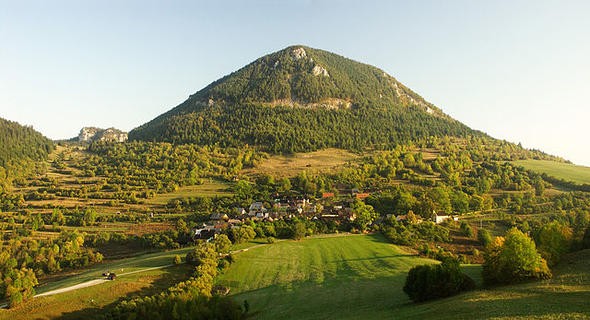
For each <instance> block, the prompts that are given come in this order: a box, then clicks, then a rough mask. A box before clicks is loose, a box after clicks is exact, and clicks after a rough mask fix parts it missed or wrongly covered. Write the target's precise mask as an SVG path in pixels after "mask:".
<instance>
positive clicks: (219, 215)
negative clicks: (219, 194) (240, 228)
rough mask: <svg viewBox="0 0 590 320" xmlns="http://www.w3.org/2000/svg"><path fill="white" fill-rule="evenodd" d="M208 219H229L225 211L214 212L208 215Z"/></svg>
mask: <svg viewBox="0 0 590 320" xmlns="http://www.w3.org/2000/svg"><path fill="white" fill-rule="evenodd" d="M209 219H210V220H212V221H221V220H223V221H227V220H229V217H228V216H227V214H225V213H214V214H212V215H211V216H209Z"/></svg>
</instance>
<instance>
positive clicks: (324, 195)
mask: <svg viewBox="0 0 590 320" xmlns="http://www.w3.org/2000/svg"><path fill="white" fill-rule="evenodd" d="M333 197H334V192H324V193H322V199H326V198H333Z"/></svg>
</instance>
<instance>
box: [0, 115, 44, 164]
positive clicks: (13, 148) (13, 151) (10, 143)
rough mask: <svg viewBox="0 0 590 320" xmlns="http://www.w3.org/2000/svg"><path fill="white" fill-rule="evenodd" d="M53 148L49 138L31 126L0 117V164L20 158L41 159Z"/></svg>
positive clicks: (16, 160)
mask: <svg viewBox="0 0 590 320" xmlns="http://www.w3.org/2000/svg"><path fill="white" fill-rule="evenodd" d="M52 149H53V143H52V142H51V140H49V139H47V138H46V137H44V136H43V135H42V134H41V133H39V132H37V131H35V129H33V128H32V127H27V126H22V125H20V124H19V123H17V122H14V121H9V120H6V119H2V118H0V166H2V167H5V166H6V165H7V164H8V163H10V162H19V161H22V160H25V159H26V160H42V159H45V158H47V155H48V154H49V152H51V150H52Z"/></svg>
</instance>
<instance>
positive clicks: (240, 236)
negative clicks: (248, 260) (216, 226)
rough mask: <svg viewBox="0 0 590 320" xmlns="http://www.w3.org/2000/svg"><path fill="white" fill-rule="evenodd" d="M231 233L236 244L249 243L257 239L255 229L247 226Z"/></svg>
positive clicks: (232, 230)
mask: <svg viewBox="0 0 590 320" xmlns="http://www.w3.org/2000/svg"><path fill="white" fill-rule="evenodd" d="M230 232H231V233H230V235H231V237H232V239H233V242H234V243H243V242H248V241H250V240H252V239H254V237H256V231H254V228H252V227H250V226H246V225H243V226H241V227H239V228H237V229H231V231H230Z"/></svg>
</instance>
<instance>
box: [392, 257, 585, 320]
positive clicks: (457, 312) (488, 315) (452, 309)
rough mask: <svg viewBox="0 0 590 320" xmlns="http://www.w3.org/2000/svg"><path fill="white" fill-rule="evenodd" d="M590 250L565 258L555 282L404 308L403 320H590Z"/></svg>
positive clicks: (555, 272)
mask: <svg viewBox="0 0 590 320" xmlns="http://www.w3.org/2000/svg"><path fill="white" fill-rule="evenodd" d="M589 265H590V250H584V251H580V252H576V253H573V254H570V255H569V256H566V257H565V258H564V260H563V261H562V262H561V263H560V264H559V265H558V266H557V267H556V268H554V270H553V279H551V280H547V281H542V282H532V283H525V284H519V285H511V286H504V287H497V288H493V289H490V290H477V291H473V292H469V293H464V294H461V295H458V296H455V297H451V298H447V299H442V300H438V301H434V302H429V303H421V304H411V305H403V306H401V307H400V308H398V309H395V310H392V311H391V312H390V313H389V315H387V314H385V313H383V314H382V315H381V316H382V318H387V317H389V318H391V317H393V316H394V315H395V316H399V317H400V318H403V319H449V320H451V319H590V305H589V304H588V301H589V300H590V274H589V273H588V266H589Z"/></svg>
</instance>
